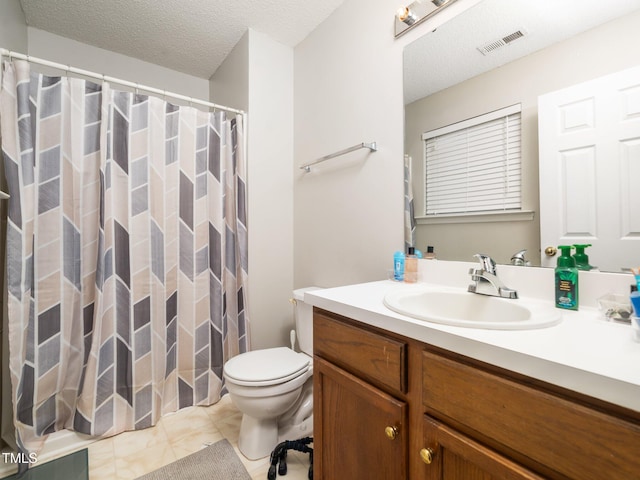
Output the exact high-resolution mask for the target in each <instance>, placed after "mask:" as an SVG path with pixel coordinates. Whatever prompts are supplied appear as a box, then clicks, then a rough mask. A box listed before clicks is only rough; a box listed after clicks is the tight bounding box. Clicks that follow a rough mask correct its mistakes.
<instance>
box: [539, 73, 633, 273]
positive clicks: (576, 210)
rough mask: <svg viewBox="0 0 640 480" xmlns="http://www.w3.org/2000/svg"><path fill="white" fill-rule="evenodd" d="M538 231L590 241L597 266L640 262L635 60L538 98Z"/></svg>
mask: <svg viewBox="0 0 640 480" xmlns="http://www.w3.org/2000/svg"><path fill="white" fill-rule="evenodd" d="M538 133H539V150H540V151H539V156H540V238H541V242H542V243H541V246H542V253H541V257H542V258H541V262H542V265H543V266H555V265H556V259H557V255H556V256H553V257H550V256H547V255H545V249H546V247H557V246H558V245H573V244H576V243H577V244H580V243H586V244H588V243H590V244H592V245H593V246H592V247H590V248H588V249H587V252H586V253H587V254H588V255H589V263H590V264H591V265H593V266H596V267H598V268H599V269H600V270H603V271H612V272H615V271H620V270H621V269H622V268H629V267H637V266H639V265H640V67H636V68H632V69H629V70H625V71H622V72H619V73H616V74H613V75H607V76H605V77H601V78H598V79H595V80H592V81H589V82H585V83H582V84H579V85H575V86H573V87H569V88H566V89H563V90H559V91H557V92H552V93H548V94H546V95H542V96H540V97H539V98H538Z"/></svg>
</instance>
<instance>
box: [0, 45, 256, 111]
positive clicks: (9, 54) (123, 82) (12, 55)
mask: <svg viewBox="0 0 640 480" xmlns="http://www.w3.org/2000/svg"><path fill="white" fill-rule="evenodd" d="M0 56H2V57H9V58H10V59H11V58H17V59H19V60H26V61H27V62H30V63H36V64H38V65H44V66H45V67H51V68H56V69H58V70H63V71H65V72H70V73H74V74H76V75H82V76H84V77H90V78H96V79H98V80H102V81H104V82H110V83H117V84H119V85H124V86H126V87H131V88H136V89H140V90H144V91H145V92H151V93H155V94H157V95H162V96H165V97H172V98H176V99H178V100H184V101H187V102H190V103H195V104H198V105H202V106H205V107H209V108H213V109H215V110H224V111H226V112H231V113H237V114H239V115H244V114H245V112H244V111H243V110H237V109H235V108H231V107H225V106H224V105H218V104H215V103H211V102H207V101H205V100H198V99H197V98H193V97H188V96H186V95H181V94H179V93H173V92H167V91H166V90H160V89H159V88H154V87H149V86H147V85H140V84H139V83H135V82H130V81H128V80H122V79H120V78H116V77H111V76H109V75H104V74H102V73H96V72H90V71H89V70H83V69H81V68H76V67H72V66H70V65H64V64H62V63H56V62H51V61H49V60H44V59H42V58H37V57H32V56H31V55H25V54H23V53H18V52H12V51H10V50H7V49H5V48H0Z"/></svg>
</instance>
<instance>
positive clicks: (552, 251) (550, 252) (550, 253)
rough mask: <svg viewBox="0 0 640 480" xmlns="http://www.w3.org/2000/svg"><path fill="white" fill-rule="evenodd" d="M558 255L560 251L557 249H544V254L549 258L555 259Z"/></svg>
mask: <svg viewBox="0 0 640 480" xmlns="http://www.w3.org/2000/svg"><path fill="white" fill-rule="evenodd" d="M556 253H558V249H557V248H556V247H547V248H545V249H544V254H545V255H546V256H547V257H555V255H556Z"/></svg>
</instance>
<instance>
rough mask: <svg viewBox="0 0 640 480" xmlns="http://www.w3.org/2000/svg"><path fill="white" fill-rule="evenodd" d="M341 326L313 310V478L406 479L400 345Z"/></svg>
mask: <svg viewBox="0 0 640 480" xmlns="http://www.w3.org/2000/svg"><path fill="white" fill-rule="evenodd" d="M345 320H346V319H340V318H338V317H334V316H333V315H331V314H329V313H328V312H318V311H315V312H314V330H313V334H314V362H313V378H314V384H313V388H314V398H313V401H314V442H313V444H314V459H313V463H314V466H313V468H314V478H315V479H326V480H335V479H342V478H344V479H347V478H348V479H354V480H355V479H360V478H361V479H372V480H373V479H393V480H405V479H408V478H409V477H408V469H407V461H408V439H409V437H408V431H409V429H408V426H409V422H408V416H407V414H408V409H407V402H406V397H405V395H404V393H403V390H405V388H406V344H405V343H403V342H398V341H395V340H393V339H391V338H386V337H384V336H382V335H379V334H377V333H374V332H371V331H368V330H362V329H361V328H358V327H355V326H353V325H351V324H349V323H347V322H345ZM318 445H322V447H321V448H317V446H318Z"/></svg>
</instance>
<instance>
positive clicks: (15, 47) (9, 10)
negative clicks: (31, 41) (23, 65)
mask: <svg viewBox="0 0 640 480" xmlns="http://www.w3.org/2000/svg"><path fill="white" fill-rule="evenodd" d="M27 47H28V45H27V24H26V21H25V19H24V13H22V8H21V7H20V2H19V1H18V0H2V1H0V48H6V49H7V50H12V51H14V52H19V53H26V52H27Z"/></svg>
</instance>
